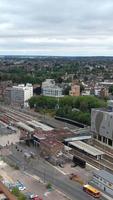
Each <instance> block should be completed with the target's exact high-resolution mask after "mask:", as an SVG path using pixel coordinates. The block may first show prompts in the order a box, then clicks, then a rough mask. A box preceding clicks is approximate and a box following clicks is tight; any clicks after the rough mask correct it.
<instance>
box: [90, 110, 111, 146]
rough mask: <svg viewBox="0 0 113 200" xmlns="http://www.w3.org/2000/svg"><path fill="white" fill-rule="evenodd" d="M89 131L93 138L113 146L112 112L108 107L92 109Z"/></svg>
mask: <svg viewBox="0 0 113 200" xmlns="http://www.w3.org/2000/svg"><path fill="white" fill-rule="evenodd" d="M91 132H92V133H93V137H94V138H95V139H97V140H99V141H100V142H102V143H103V144H106V145H108V146H111V147H113V112H112V111H111V110H109V109H107V110H103V109H92V111H91Z"/></svg>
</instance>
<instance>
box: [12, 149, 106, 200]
mask: <svg viewBox="0 0 113 200" xmlns="http://www.w3.org/2000/svg"><path fill="white" fill-rule="evenodd" d="M8 159H10V160H11V161H12V162H14V163H17V164H18V165H19V166H20V169H21V170H25V171H26V172H27V173H30V174H35V175H37V176H38V177H40V178H41V179H42V180H43V182H51V183H52V184H53V185H54V186H55V187H56V188H58V189H59V190H60V191H62V192H63V193H65V194H66V195H67V196H68V197H70V199H72V200H94V198H93V197H91V196H89V195H88V194H87V193H85V192H83V190H82V186H80V185H79V184H77V183H76V182H74V181H71V180H69V178H68V177H67V176H65V175H64V174H62V173H60V172H59V171H58V170H57V169H56V168H54V167H53V166H52V165H51V164H49V163H48V162H47V161H45V160H43V159H42V158H40V157H38V158H37V159H32V160H31V161H30V162H27V161H26V160H25V159H24V157H23V156H22V153H21V152H17V151H15V150H14V149H13V154H12V155H10V156H8ZM101 199H102V200H104V198H103V197H102V198H101Z"/></svg>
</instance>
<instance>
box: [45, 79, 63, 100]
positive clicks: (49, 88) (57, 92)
mask: <svg viewBox="0 0 113 200" xmlns="http://www.w3.org/2000/svg"><path fill="white" fill-rule="evenodd" d="M42 95H43V96H50V97H63V89H62V88H60V87H59V86H57V85H56V84H55V81H54V79H46V81H44V82H43V83H42Z"/></svg>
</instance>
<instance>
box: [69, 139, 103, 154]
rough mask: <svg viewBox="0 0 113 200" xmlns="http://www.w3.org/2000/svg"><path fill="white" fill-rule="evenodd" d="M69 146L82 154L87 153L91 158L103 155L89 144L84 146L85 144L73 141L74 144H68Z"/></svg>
mask: <svg viewBox="0 0 113 200" xmlns="http://www.w3.org/2000/svg"><path fill="white" fill-rule="evenodd" d="M69 144H70V145H72V146H74V147H76V148H78V149H80V150H82V151H84V152H87V153H88V154H90V155H92V156H98V155H102V154H104V152H103V151H100V150H98V149H97V148H95V147H93V146H91V145H89V144H86V143H85V142H81V141H74V142H69Z"/></svg>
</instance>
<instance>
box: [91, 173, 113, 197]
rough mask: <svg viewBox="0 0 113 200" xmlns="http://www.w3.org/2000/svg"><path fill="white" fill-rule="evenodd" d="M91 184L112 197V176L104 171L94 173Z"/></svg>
mask: <svg viewBox="0 0 113 200" xmlns="http://www.w3.org/2000/svg"><path fill="white" fill-rule="evenodd" d="M93 182H94V183H95V184H96V185H97V186H98V187H99V188H100V189H102V190H103V191H104V192H106V193H108V194H110V195H112V196H113V174H111V173H109V172H107V171H105V170H98V171H95V172H94V174H93Z"/></svg>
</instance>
